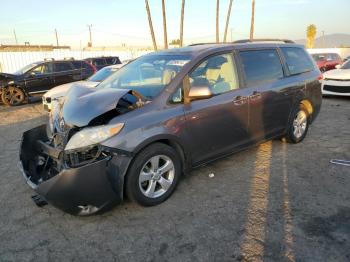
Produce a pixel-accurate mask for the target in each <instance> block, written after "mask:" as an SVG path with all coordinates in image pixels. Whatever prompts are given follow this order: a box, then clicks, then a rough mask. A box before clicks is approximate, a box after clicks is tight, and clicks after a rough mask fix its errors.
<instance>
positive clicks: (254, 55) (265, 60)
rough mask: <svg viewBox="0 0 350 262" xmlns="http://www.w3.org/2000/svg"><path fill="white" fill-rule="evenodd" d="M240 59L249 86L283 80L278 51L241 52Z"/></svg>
mask: <svg viewBox="0 0 350 262" xmlns="http://www.w3.org/2000/svg"><path fill="white" fill-rule="evenodd" d="M240 57H241V60H242V64H243V71H244V73H245V77H246V81H247V85H248V86H250V85H255V84H259V83H261V82H271V81H275V80H278V79H281V78H283V68H282V64H281V60H280V58H279V55H278V52H277V51H276V50H273V49H271V50H254V51H241V52H240Z"/></svg>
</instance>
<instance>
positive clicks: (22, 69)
mask: <svg viewBox="0 0 350 262" xmlns="http://www.w3.org/2000/svg"><path fill="white" fill-rule="evenodd" d="M37 65H38V63H32V64H29V65H26V66H25V67H23V68H21V69H19V70H17V71H16V72H14V74H15V75H22V74H24V73H26V72H28V71H29V70H31V69H33V68H34V67H36V66H37Z"/></svg>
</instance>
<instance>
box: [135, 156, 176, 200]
mask: <svg viewBox="0 0 350 262" xmlns="http://www.w3.org/2000/svg"><path fill="white" fill-rule="evenodd" d="M174 178H175V167H174V163H173V161H172V160H171V159H170V158H169V157H167V156H165V155H156V156H153V157H151V158H150V159H149V160H148V161H147V162H146V163H145V164H144V165H143V167H142V169H141V172H140V175H139V187H140V190H141V192H142V194H143V195H144V196H146V197H149V198H157V197H160V196H162V195H163V194H165V193H166V192H167V191H168V190H169V188H170V187H171V185H172V184H173V182H174Z"/></svg>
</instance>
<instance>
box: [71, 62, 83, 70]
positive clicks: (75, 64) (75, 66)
mask: <svg viewBox="0 0 350 262" xmlns="http://www.w3.org/2000/svg"><path fill="white" fill-rule="evenodd" d="M71 63H72V64H73V66H74V68H75V69H81V68H82V63H83V62H82V61H72V62H71Z"/></svg>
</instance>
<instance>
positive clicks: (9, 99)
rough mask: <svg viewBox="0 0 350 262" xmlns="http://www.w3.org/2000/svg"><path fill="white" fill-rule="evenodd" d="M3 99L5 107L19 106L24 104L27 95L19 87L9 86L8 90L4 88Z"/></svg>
mask: <svg viewBox="0 0 350 262" xmlns="http://www.w3.org/2000/svg"><path fill="white" fill-rule="evenodd" d="M1 99H2V102H3V103H4V104H5V105H8V106H17V105H20V104H22V103H23V101H24V99H25V94H24V92H23V90H22V89H20V88H19V87H15V86H9V87H7V88H3V90H2V93H1Z"/></svg>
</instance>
